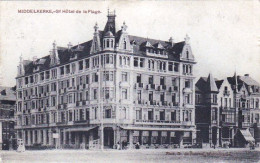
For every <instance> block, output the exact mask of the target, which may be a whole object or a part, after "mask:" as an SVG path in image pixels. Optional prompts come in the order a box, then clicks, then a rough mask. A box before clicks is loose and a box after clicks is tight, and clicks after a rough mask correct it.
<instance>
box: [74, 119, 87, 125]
mask: <svg viewBox="0 0 260 163" xmlns="http://www.w3.org/2000/svg"><path fill="white" fill-rule="evenodd" d="M74 124H89V120H78V121H74Z"/></svg>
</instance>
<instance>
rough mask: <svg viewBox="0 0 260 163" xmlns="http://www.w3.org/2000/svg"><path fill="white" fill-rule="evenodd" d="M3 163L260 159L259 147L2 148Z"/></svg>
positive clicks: (170, 162) (232, 160) (179, 162)
mask: <svg viewBox="0 0 260 163" xmlns="http://www.w3.org/2000/svg"><path fill="white" fill-rule="evenodd" d="M0 160H1V161H0V162H4V163H9V162H10V163H16V162H19V163H30V162H33V163H45V162H48V163H63V162H64V163H70V162H72V163H74V162H77V163H78V162H93V163H99V162H106V163H110V162H111V163H117V162H124V163H128V162H129V163H130V162H131V163H132V162H137V163H146V162H156V163H158V162H160V163H164V162H165V163H168V162H169V163H172V162H177V163H182V162H184V163H186V162H187V163H188V162H194V163H196V162H209V163H215V162H221V163H223V162H224V163H225V162H228V163H230V162H231V163H232V162H234V163H235V162H236V163H237V162H260V149H259V148H257V149H256V150H249V149H248V148H230V149H223V148H217V149H212V148H209V149H139V150H136V149H133V150H112V149H105V150H103V151H100V150H30V151H29V150H27V151H25V152H21V153H19V152H16V151H0Z"/></svg>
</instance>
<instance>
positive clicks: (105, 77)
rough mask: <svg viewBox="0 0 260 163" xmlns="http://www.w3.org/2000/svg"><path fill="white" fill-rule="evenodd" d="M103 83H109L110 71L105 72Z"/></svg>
mask: <svg viewBox="0 0 260 163" xmlns="http://www.w3.org/2000/svg"><path fill="white" fill-rule="evenodd" d="M103 81H109V71H104V74H103Z"/></svg>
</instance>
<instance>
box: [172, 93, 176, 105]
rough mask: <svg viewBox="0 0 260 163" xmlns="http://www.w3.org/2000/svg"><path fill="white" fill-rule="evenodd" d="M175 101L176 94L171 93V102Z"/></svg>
mask: <svg viewBox="0 0 260 163" xmlns="http://www.w3.org/2000/svg"><path fill="white" fill-rule="evenodd" d="M175 102H176V94H175V93H173V94H172V103H175Z"/></svg>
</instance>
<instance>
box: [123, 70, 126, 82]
mask: <svg viewBox="0 0 260 163" xmlns="http://www.w3.org/2000/svg"><path fill="white" fill-rule="evenodd" d="M122 81H124V82H127V72H122Z"/></svg>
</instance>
